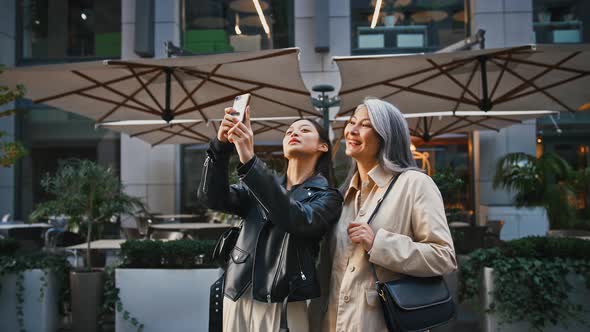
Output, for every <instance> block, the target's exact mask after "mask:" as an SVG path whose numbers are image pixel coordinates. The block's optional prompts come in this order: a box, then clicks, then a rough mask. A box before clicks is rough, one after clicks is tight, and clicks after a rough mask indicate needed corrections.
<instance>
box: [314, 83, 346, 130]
mask: <svg viewBox="0 0 590 332" xmlns="http://www.w3.org/2000/svg"><path fill="white" fill-rule="evenodd" d="M311 90H312V91H313V92H320V93H321V94H319V95H318V97H317V98H314V97H311V103H312V104H313V106H315V107H317V108H319V109H320V110H321V111H322V114H323V116H324V129H326V130H328V129H329V128H330V107H334V106H338V105H340V98H338V97H329V96H327V95H326V93H327V92H332V91H334V87H333V86H331V85H329V84H319V85H315V86H313V87H312V88H311Z"/></svg>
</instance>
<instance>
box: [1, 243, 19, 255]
mask: <svg viewBox="0 0 590 332" xmlns="http://www.w3.org/2000/svg"><path fill="white" fill-rule="evenodd" d="M18 249H19V244H18V242H17V241H16V240H14V239H0V256H12V255H14V254H15V253H16V251H17V250H18Z"/></svg>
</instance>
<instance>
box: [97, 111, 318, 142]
mask: <svg viewBox="0 0 590 332" xmlns="http://www.w3.org/2000/svg"><path fill="white" fill-rule="evenodd" d="M217 115H220V114H217ZM301 118H302V117H299V116H290V117H266V118H264V117H261V118H252V119H250V122H251V125H252V131H253V132H254V143H255V144H257V145H279V144H280V143H281V142H282V140H283V136H284V135H285V131H286V130H287V129H288V128H289V126H290V125H291V124H292V123H293V122H294V121H295V120H298V119H301ZM303 118H305V119H310V120H312V121H318V119H321V117H320V116H319V114H318V115H316V116H305V117H303ZM220 121H221V119H219V118H215V119H210V120H209V121H204V120H172V121H171V122H170V123H166V122H165V121H163V120H131V121H114V122H103V123H98V124H96V127H101V128H106V129H110V130H113V131H117V132H120V133H125V134H128V135H130V136H131V137H135V138H138V139H141V140H142V141H145V142H147V143H149V144H151V145H152V146H156V145H162V144H200V143H207V142H209V140H211V139H213V138H214V137H215V136H216V135H217V128H218V126H219V122H220Z"/></svg>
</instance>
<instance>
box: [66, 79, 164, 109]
mask: <svg viewBox="0 0 590 332" xmlns="http://www.w3.org/2000/svg"><path fill="white" fill-rule="evenodd" d="M72 73H74V74H76V75H78V76H80V77H82V78H84V79H86V80H88V81H90V82H92V83H95V84H99V86H101V87H102V88H104V89H106V90H108V91H110V92H112V93H114V94H116V95H118V96H120V97H123V98H127V97H128V95H126V94H124V93H122V92H120V91H117V90H116V89H114V88H112V87H110V86H109V85H108V84H104V83H101V82H100V81H98V80H96V79H94V78H92V77H90V76H88V75H86V74H84V73H81V72H79V71H77V70H72ZM131 100H132V101H133V102H134V103H136V104H138V105H141V106H143V107H145V108H146V109H148V110H150V111H154V112H155V111H156V110H155V109H153V108H152V107H150V106H149V105H147V104H144V103H142V102H141V101H139V100H137V99H135V98H131ZM125 106H128V105H125Z"/></svg>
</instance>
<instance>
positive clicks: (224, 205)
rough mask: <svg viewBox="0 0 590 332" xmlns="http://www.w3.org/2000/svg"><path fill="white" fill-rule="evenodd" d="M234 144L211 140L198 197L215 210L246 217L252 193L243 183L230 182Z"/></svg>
mask: <svg viewBox="0 0 590 332" xmlns="http://www.w3.org/2000/svg"><path fill="white" fill-rule="evenodd" d="M233 148H234V146H233V144H230V143H222V142H220V141H219V140H217V139H214V140H212V141H211V143H210V145H209V149H208V150H207V157H206V159H205V164H204V165H203V174H202V176H201V184H200V185H199V189H198V198H199V200H201V201H202V202H204V204H205V205H206V206H207V207H208V208H210V209H213V210H217V211H222V212H226V213H231V214H236V215H239V216H241V217H245V216H246V214H247V212H248V207H249V205H250V194H249V192H248V189H247V188H245V187H244V186H243V185H240V184H237V185H231V186H230V184H229V169H228V168H229V158H230V156H231V154H232V152H233Z"/></svg>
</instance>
